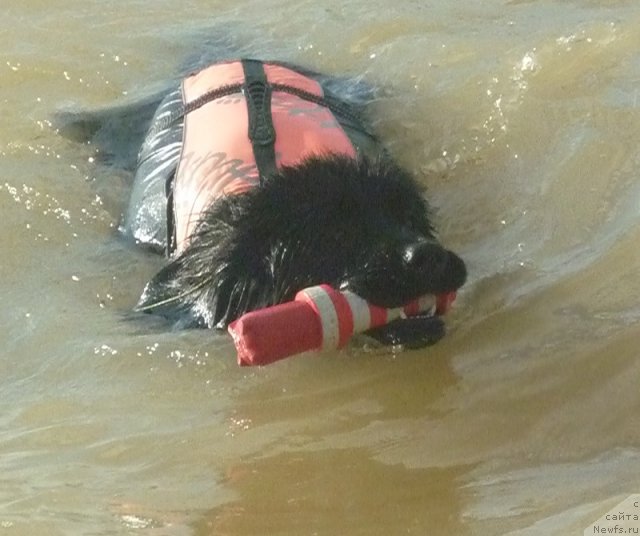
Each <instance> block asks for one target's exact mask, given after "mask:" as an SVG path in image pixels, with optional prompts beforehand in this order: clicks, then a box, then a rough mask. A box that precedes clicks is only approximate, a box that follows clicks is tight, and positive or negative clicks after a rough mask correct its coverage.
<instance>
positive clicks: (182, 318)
mask: <svg viewBox="0 0 640 536" xmlns="http://www.w3.org/2000/svg"><path fill="white" fill-rule="evenodd" d="M416 244H418V245H419V247H418V249H419V251H420V255H421V257H420V259H417V258H416V255H411V252H413V249H412V248H413V247H414V246H415V245H416ZM407 252H409V253H407ZM416 261H418V262H419V264H418V265H416ZM465 276H466V271H465V268H464V264H463V263H462V261H461V260H460V259H459V258H458V257H457V256H455V255H454V254H453V253H451V252H449V251H447V250H445V249H444V248H442V247H441V246H440V245H439V244H438V243H437V242H436V240H435V234H434V229H433V226H432V224H431V222H430V218H429V210H428V207H427V204H426V202H425V200H424V198H423V196H422V195H421V192H420V190H419V188H418V186H417V185H416V183H415V182H414V181H413V179H412V178H411V176H410V175H409V174H408V173H406V172H405V171H403V170H401V169H400V168H399V167H397V166H396V165H395V164H393V163H392V162H390V161H388V160H385V161H384V162H378V163H375V164H373V163H369V162H367V161H365V160H357V161H356V160H353V159H351V158H348V157H345V156H335V155H334V156H327V157H322V158H321V157H314V158H311V159H308V160H306V161H305V162H303V163H302V164H301V165H298V166H296V167H288V168H287V167H285V168H283V169H282V170H280V171H279V172H278V173H277V174H276V175H274V176H272V177H270V178H265V179H264V183H263V184H262V185H261V186H258V187H255V188H253V189H251V190H250V191H248V192H247V193H244V194H240V195H233V196H228V197H224V198H221V199H219V200H217V201H215V202H214V203H213V205H212V206H211V207H210V209H209V210H208V212H207V214H206V216H205V217H204V218H203V219H202V221H201V222H200V224H199V225H198V227H197V228H196V231H195V233H194V235H192V237H191V238H190V243H189V246H188V247H187V248H186V249H185V250H184V251H183V253H182V254H180V255H179V256H178V257H177V258H175V259H173V260H172V261H171V262H169V264H168V265H167V266H166V267H165V268H164V269H162V270H161V271H160V272H159V273H158V274H157V275H156V276H155V277H154V278H153V279H152V281H151V282H150V283H149V284H148V285H147V288H146V289H145V292H144V293H143V295H142V297H141V299H140V302H139V304H138V307H139V308H140V309H142V310H153V311H156V312H159V313H161V314H163V315H165V316H167V317H169V318H171V319H172V320H174V321H175V322H177V323H178V324H179V325H181V326H189V325H194V324H195V325H200V326H207V327H224V326H226V325H227V324H228V323H229V322H231V321H233V320H234V319H235V318H237V317H238V316H240V315H241V314H242V313H244V312H246V311H249V310H253V309H258V308H261V307H265V306H269V305H273V304H276V303H280V302H283V301H287V300H290V299H292V298H293V297H294V295H295V293H296V292H297V291H299V290H300V289H302V288H305V287H308V286H310V285H315V284H319V283H328V284H331V285H333V286H336V287H342V288H350V289H352V290H353V291H354V292H356V293H357V294H359V295H361V296H363V297H364V298H367V299H369V300H370V301H372V302H374V303H376V304H378V305H383V306H387V307H392V306H399V305H402V304H404V303H406V302H407V301H409V300H410V299H412V298H415V297H417V296H420V295H422V294H425V293H429V292H433V293H438V292H445V291H449V290H454V289H457V288H458V287H459V286H460V285H462V284H463V282H464V279H465ZM419 318H421V317H419ZM419 318H418V319H416V320H414V321H413V323H414V324H416V323H418V322H419ZM421 322H422V324H424V325H422V324H421V325H418V326H415V327H416V328H418V331H422V332H424V333H422V334H421V335H420V336H421V337H422V339H425V338H427V339H429V337H431V338H433V336H434V333H436V334H437V338H439V337H440V336H442V329H441V324H439V323H438V321H436V320H432V319H430V320H428V319H426V318H424V319H423V320H422V321H421ZM427 324H429V325H430V326H431V327H430V329H425V327H426V325H427ZM406 327H408V325H407V326H406ZM406 327H405V330H406ZM434 328H435V332H434ZM389 331H390V330H387V332H389ZM411 331H415V330H411ZM387 332H384V334H383V336H382V337H381V338H382V339H383V340H385V341H386V342H402V341H398V340H395V339H394V337H395V335H394V336H391V338H390V339H389V338H388V337H387ZM415 335H416V334H415V333H414V334H413V336H412V337H411V338H412V339H413V342H414V343H415V339H416V337H415ZM396 338H397V337H396ZM401 338H405V339H406V338H407V337H401ZM418 338H420V337H418ZM387 339H388V340H387ZM405 342H409V341H405ZM422 342H429V341H427V340H423V341H422ZM431 342H432V341H431Z"/></svg>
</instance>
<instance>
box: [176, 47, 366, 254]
mask: <svg viewBox="0 0 640 536" xmlns="http://www.w3.org/2000/svg"><path fill="white" fill-rule="evenodd" d="M247 62H253V63H252V64H251V65H250V67H251V68H252V69H254V70H255V67H256V64H258V69H259V70H260V71H262V73H263V75H262V76H263V79H262V80H263V83H262V84H260V83H258V84H255V85H254V86H252V85H251V82H252V80H250V79H249V78H250V77H249V76H247V73H248V72H249V71H247ZM252 88H257V91H258V94H257V96H256V97H255V98H253V97H252V96H251V92H252V91H253V89H252ZM260 92H262V94H260ZM182 94H183V103H184V108H185V113H184V127H183V144H182V154H181V157H180V162H179V164H178V169H177V172H176V176H175V179H174V181H173V185H172V192H171V193H172V198H173V199H172V203H173V205H172V207H173V214H172V217H173V222H172V223H173V225H170V227H169V228H170V230H172V232H170V234H169V237H168V239H169V243H170V247H169V249H170V251H176V252H178V253H179V252H180V251H182V250H183V249H184V248H185V247H186V245H187V244H188V239H189V236H190V235H191V233H192V232H193V231H194V229H195V226H196V225H197V223H198V221H199V220H200V218H201V217H202V215H203V214H204V212H205V211H206V209H207V208H208V207H209V206H210V205H211V203H212V202H213V200H214V199H216V198H217V197H219V196H221V195H226V194H237V193H241V192H245V191H246V190H247V189H249V188H251V187H253V186H255V185H257V184H259V182H260V177H261V176H264V175H266V174H268V172H269V169H270V165H269V159H270V158H271V160H272V162H271V168H273V169H276V168H279V167H281V166H293V165H296V164H298V163H300V162H301V161H302V160H304V159H305V158H307V157H309V156H311V155H327V154H345V155H348V156H351V157H355V156H356V148H355V147H354V145H353V143H352V142H351V141H350V139H349V137H348V136H347V134H346V133H345V131H344V129H343V128H342V127H341V126H340V123H339V122H338V120H337V119H336V116H335V115H334V113H333V112H332V110H331V107H330V106H329V105H328V104H327V102H326V101H325V100H324V94H323V90H322V87H321V86H320V84H319V83H318V82H316V81H315V80H313V79H312V78H309V77H307V76H304V75H302V74H300V73H298V72H296V71H294V70H292V69H289V68H287V67H285V66H282V65H278V64H269V63H264V64H263V63H261V62H255V61H253V60H244V61H233V62H229V63H219V64H215V65H211V66H209V67H207V68H205V69H203V70H202V71H199V72H197V73H195V74H193V75H191V76H189V77H188V78H186V79H185V80H184V81H183V83H182ZM218 95H220V96H218ZM261 99H262V100H261ZM256 102H257V105H256ZM269 151H271V153H272V155H271V157H269V154H270V153H269ZM265 155H266V156H265ZM257 156H258V158H257ZM262 161H263V162H262ZM264 162H266V163H264ZM262 167H265V168H267V169H266V170H265V169H262ZM171 227H173V229H171ZM172 234H173V236H171V235H172Z"/></svg>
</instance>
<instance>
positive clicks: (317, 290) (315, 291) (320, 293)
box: [303, 286, 340, 350]
mask: <svg viewBox="0 0 640 536" xmlns="http://www.w3.org/2000/svg"><path fill="white" fill-rule="evenodd" d="M303 292H304V293H305V294H306V296H307V297H308V298H309V300H311V301H312V302H313V303H314V305H315V306H316V309H317V311H318V314H319V315H320V325H321V326H322V348H323V349H324V350H333V349H335V348H337V347H338V344H339V342H340V328H339V326H338V313H336V308H335V307H334V306H333V301H331V297H330V296H329V294H327V291H326V290H324V289H323V288H322V287H321V286H316V287H310V288H307V289H304V291H303Z"/></svg>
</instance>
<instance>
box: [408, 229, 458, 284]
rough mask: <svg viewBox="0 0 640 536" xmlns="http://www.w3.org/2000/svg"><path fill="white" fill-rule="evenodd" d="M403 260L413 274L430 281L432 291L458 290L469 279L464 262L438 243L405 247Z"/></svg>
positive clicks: (422, 243) (416, 243) (422, 241)
mask: <svg viewBox="0 0 640 536" xmlns="http://www.w3.org/2000/svg"><path fill="white" fill-rule="evenodd" d="M403 258H404V262H405V265H406V267H407V268H408V269H409V271H410V272H411V273H412V274H414V275H415V276H416V277H420V278H426V279H427V280H428V281H429V287H430V290H431V291H436V292H449V291H452V290H456V289H458V288H460V287H461V286H462V285H463V284H464V282H465V280H466V278H467V269H466V267H465V264H464V261H463V260H462V259H461V258H460V257H458V256H457V255H456V254H455V253H453V252H452V251H449V250H447V249H445V248H443V247H442V246H441V245H440V244H438V243H437V242H430V241H424V240H421V241H418V242H413V243H411V244H409V245H407V246H405V248H404V250H403Z"/></svg>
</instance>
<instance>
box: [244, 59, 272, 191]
mask: <svg viewBox="0 0 640 536" xmlns="http://www.w3.org/2000/svg"><path fill="white" fill-rule="evenodd" d="M242 69H243V71H244V80H245V81H244V85H243V86H242V92H243V94H244V97H245V100H246V101H247V113H248V115H249V132H248V134H249V140H251V146H252V148H253V156H254V158H255V159H256V166H257V167H258V173H259V175H260V180H261V181H262V178H263V177H266V176H268V175H272V174H273V173H275V171H276V149H275V142H276V131H275V129H274V128H273V118H272V117H271V85H270V84H269V82H268V80H267V75H266V73H265V71H264V65H263V64H262V62H261V61H258V60H246V59H245V60H242Z"/></svg>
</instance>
